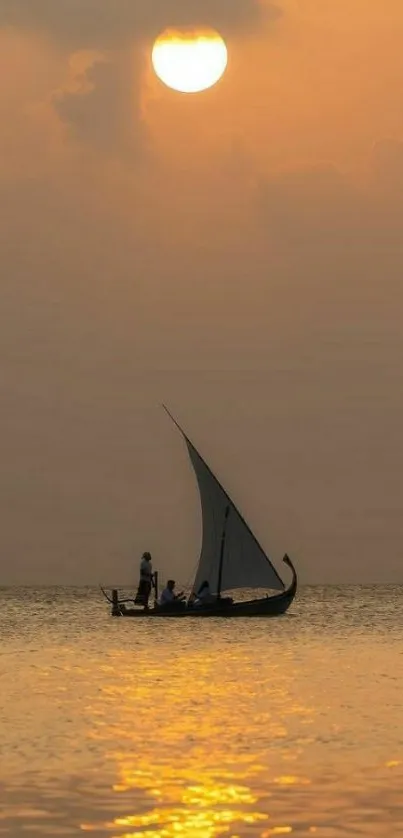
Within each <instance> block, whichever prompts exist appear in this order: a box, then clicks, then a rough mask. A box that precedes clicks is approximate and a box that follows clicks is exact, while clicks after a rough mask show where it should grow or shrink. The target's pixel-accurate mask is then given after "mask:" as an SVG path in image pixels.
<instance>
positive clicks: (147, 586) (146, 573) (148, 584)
mask: <svg viewBox="0 0 403 838" xmlns="http://www.w3.org/2000/svg"><path fill="white" fill-rule="evenodd" d="M153 578H154V577H153V566H152V558H151V553H148V552H147V553H143V555H142V557H141V562H140V581H139V586H138V590H137V594H136V599H135V603H136V605H144V608H145V609H147V608H148V600H149V598H150V593H151V588H152V584H153Z"/></svg>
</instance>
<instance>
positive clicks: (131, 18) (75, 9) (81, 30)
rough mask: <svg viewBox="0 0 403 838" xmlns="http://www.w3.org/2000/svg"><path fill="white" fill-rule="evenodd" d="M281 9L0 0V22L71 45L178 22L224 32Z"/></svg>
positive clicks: (196, 1) (208, 3) (226, 0)
mask: <svg viewBox="0 0 403 838" xmlns="http://www.w3.org/2000/svg"><path fill="white" fill-rule="evenodd" d="M280 15H281V11H280V9H279V7H278V6H277V5H275V4H274V3H273V4H270V3H269V4H265V6H264V7H263V6H262V4H261V2H260V0H60V2H55V0H12V2H10V0H0V25H3V26H4V25H5V26H15V27H19V28H22V29H28V30H35V31H36V30H44V31H46V32H48V33H50V34H51V35H52V36H54V37H56V38H57V39H58V40H59V41H61V42H64V43H66V44H67V45H68V46H69V47H71V48H79V47H87V46H96V47H104V46H109V45H111V44H116V43H122V42H127V41H132V40H134V39H142V38H149V37H150V38H152V37H154V36H156V35H157V34H158V32H159V31H161V30H162V29H164V28H165V27H167V26H178V25H181V26H193V25H199V24H203V25H210V26H213V27H216V28H218V29H219V30H220V31H222V32H223V34H229V33H231V32H232V31H234V30H237V29H239V28H242V29H250V28H255V27H256V26H259V25H260V24H262V22H263V21H264V20H274V19H276V18H277V17H279V16H280Z"/></svg>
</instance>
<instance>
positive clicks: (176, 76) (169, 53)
mask: <svg viewBox="0 0 403 838" xmlns="http://www.w3.org/2000/svg"><path fill="white" fill-rule="evenodd" d="M151 58H152V63H153V67H154V71H155V74H156V75H157V76H158V78H159V79H160V80H161V81H162V82H163V83H164V84H166V85H167V87H171V88H172V89H173V90H177V91H179V92H180V93H199V92H200V91H201V90H207V88H209V87H213V85H214V84H216V83H217V82H218V81H219V79H220V78H221V76H222V75H223V74H224V73H225V70H226V67H227V62H228V52H227V47H226V45H225V41H224V39H223V38H222V37H221V35H219V34H218V32H216V31H215V30H214V29H194V30H180V29H179V30H178V29H166V30H165V31H164V32H162V33H161V35H159V36H158V38H157V40H156V41H155V43H154V47H153V51H152V56H151Z"/></svg>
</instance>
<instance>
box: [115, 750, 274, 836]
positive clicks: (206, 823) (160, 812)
mask: <svg viewBox="0 0 403 838" xmlns="http://www.w3.org/2000/svg"><path fill="white" fill-rule="evenodd" d="M192 778H194V772H189V770H188V769H182V770H180V769H174V768H172V767H170V766H167V765H153V766H152V767H151V766H150V767H148V768H146V769H144V770H143V769H141V768H139V767H130V766H129V765H124V766H122V767H121V780H120V782H119V783H117V784H116V785H115V786H114V790H115V791H116V792H120V793H124V792H127V791H129V790H130V789H135V790H138V789H143V790H145V791H146V792H147V794H148V795H149V796H150V797H151V798H154V801H155V804H154V806H153V807H150V809H149V810H148V811H147V812H145V813H144V814H127V815H125V816H121V817H118V818H115V820H114V821H113V824H108V827H109V828H112V826H115V827H124V828H129V829H130V828H133V829H134V828H135V829H136V833H135V835H136V836H137V837H138V836H143V835H144V836H146V835H148V836H154V838H171V837H172V838H173V837H174V836H176V835H179V834H183V835H189V836H195V838H196V837H197V836H200V838H202V836H205V838H215V836H217V835H220V834H221V833H223V832H227V831H228V828H229V827H230V826H231V827H232V826H236V827H237V828H241V826H242V825H243V824H244V825H257V824H259V823H261V822H262V823H265V822H267V821H268V819H269V815H268V813H266V812H262V811H257V809H256V804H257V802H258V798H257V796H256V794H254V793H253V792H252V791H251V789H250V788H249V787H248V786H246V785H240V784H239V783H235V782H231V783H230V782H227V783H224V782H222V781H218V780H217V779H216V778H215V777H214V775H213V774H211V773H209V772H208V771H203V770H201V771H199V774H198V782H197V783H194V782H192ZM140 827H144V828H145V829H146V832H138V829H139V828H140ZM131 834H133V835H134V833H130V832H128V833H124V836H127V838H128V837H129V836H131ZM231 834H232V835H234V833H231Z"/></svg>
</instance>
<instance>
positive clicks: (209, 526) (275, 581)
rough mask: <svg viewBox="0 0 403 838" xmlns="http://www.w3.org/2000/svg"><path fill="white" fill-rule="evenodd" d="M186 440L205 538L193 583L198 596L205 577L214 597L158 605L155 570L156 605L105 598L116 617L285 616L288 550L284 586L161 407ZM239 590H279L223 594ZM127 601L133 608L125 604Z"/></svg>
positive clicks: (289, 593) (291, 593) (289, 592)
mask: <svg viewBox="0 0 403 838" xmlns="http://www.w3.org/2000/svg"><path fill="white" fill-rule="evenodd" d="M164 409H165V410H166V412H167V413H168V416H169V417H170V418H171V419H172V421H173V422H174V424H175V425H176V427H177V428H178V430H179V431H180V433H181V434H182V437H183V439H184V441H185V443H186V446H187V450H188V454H189V457H190V461H191V463H192V466H193V469H194V472H195V475H196V480H197V484H198V488H199V492H200V501H201V508H202V521H203V536H202V547H201V553H200V558H199V563H198V567H197V571H196V575H195V579H194V583H193V586H192V593H193V594H194V595H196V594H197V591H198V590H199V588H200V586H201V585H202V583H203V582H204V581H205V580H207V581H208V582H209V586H210V589H211V590H212V591H214V592H215V596H214V597H213V598H212V601H211V602H209V603H208V604H205V605H203V606H201V607H197V604H196V605H192V603H191V601H189V604H188V605H186V604H184V603H179V602H177V601H176V602H174V603H173V604H172V606H171V605H169V606H167V605H164V606H161V605H159V604H158V574H157V573H155V574H154V592H155V602H154V606H153V607H151V608H148V609H144V608H142V607H140V608H136V607H135V601H134V600H129V599H119V593H118V591H117V589H114V590H113V591H112V596H111V597H110V596H109V594H107V592H106V591H104V589H103V588H102V589H101V590H102V592H103V594H104V596H105V597H106V598H107V600H108V602H110V603H111V605H112V615H113V616H115V617H118V616H119V617H171V618H172V617H181V618H182V617H189V618H196V617H274V616H278V615H280V614H284V613H285V612H286V611H287V609H288V608H289V607H290V605H291V603H292V601H293V599H294V597H295V595H296V592H297V574H296V571H295V568H294V565H293V563H292V561H291V559H290V558H289V556H288V555H287V554H285V556H284V557H283V562H284V563H285V564H286V565H288V567H289V568H290V570H291V573H292V579H291V582H290V585H289V586H288V587H287V588H286V587H285V585H284V582H283V581H282V579H281V577H280V575H279V574H278V572H277V570H276V568H275V567H274V565H273V564H272V562H271V561H270V559H269V557H268V556H267V555H266V553H265V552H264V550H263V548H262V547H261V546H260V544H259V542H258V540H257V538H256V537H255V536H254V534H253V533H252V530H251V529H250V527H249V526H248V524H247V523H246V521H245V519H244V518H243V516H242V515H241V513H240V512H239V510H238V509H237V507H236V506H235V504H234V502H233V500H231V498H230V496H229V494H228V493H227V492H226V491H225V489H224V488H223V487H222V485H221V483H220V482H219V480H218V479H217V477H216V476H215V475H214V474H213V472H212V470H211V469H210V467H209V466H208V465H207V463H206V461H205V460H204V459H203V457H202V456H201V454H200V453H199V451H198V450H197V448H196V447H195V446H194V445H193V443H192V442H191V441H190V439H189V437H188V436H187V434H186V433H185V432H184V431H183V429H182V428H181V427H180V425H179V424H178V422H177V421H176V419H174V417H173V416H172V415H171V413H170V412H169V410H168V409H167V408H166V407H165V406H164ZM242 588H255V589H256V588H258V589H270V590H274V591H278V593H275V594H273V595H271V596H269V595H268V594H266V595H265V596H264V597H260V598H257V599H249V600H244V601H242V600H240V601H238V602H236V601H235V602H234V600H233V599H232V598H231V597H228V596H223V594H224V593H226V592H228V591H231V592H232V591H234V590H237V589H242ZM129 603H131V604H132V607H127V606H128V604H129Z"/></svg>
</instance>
